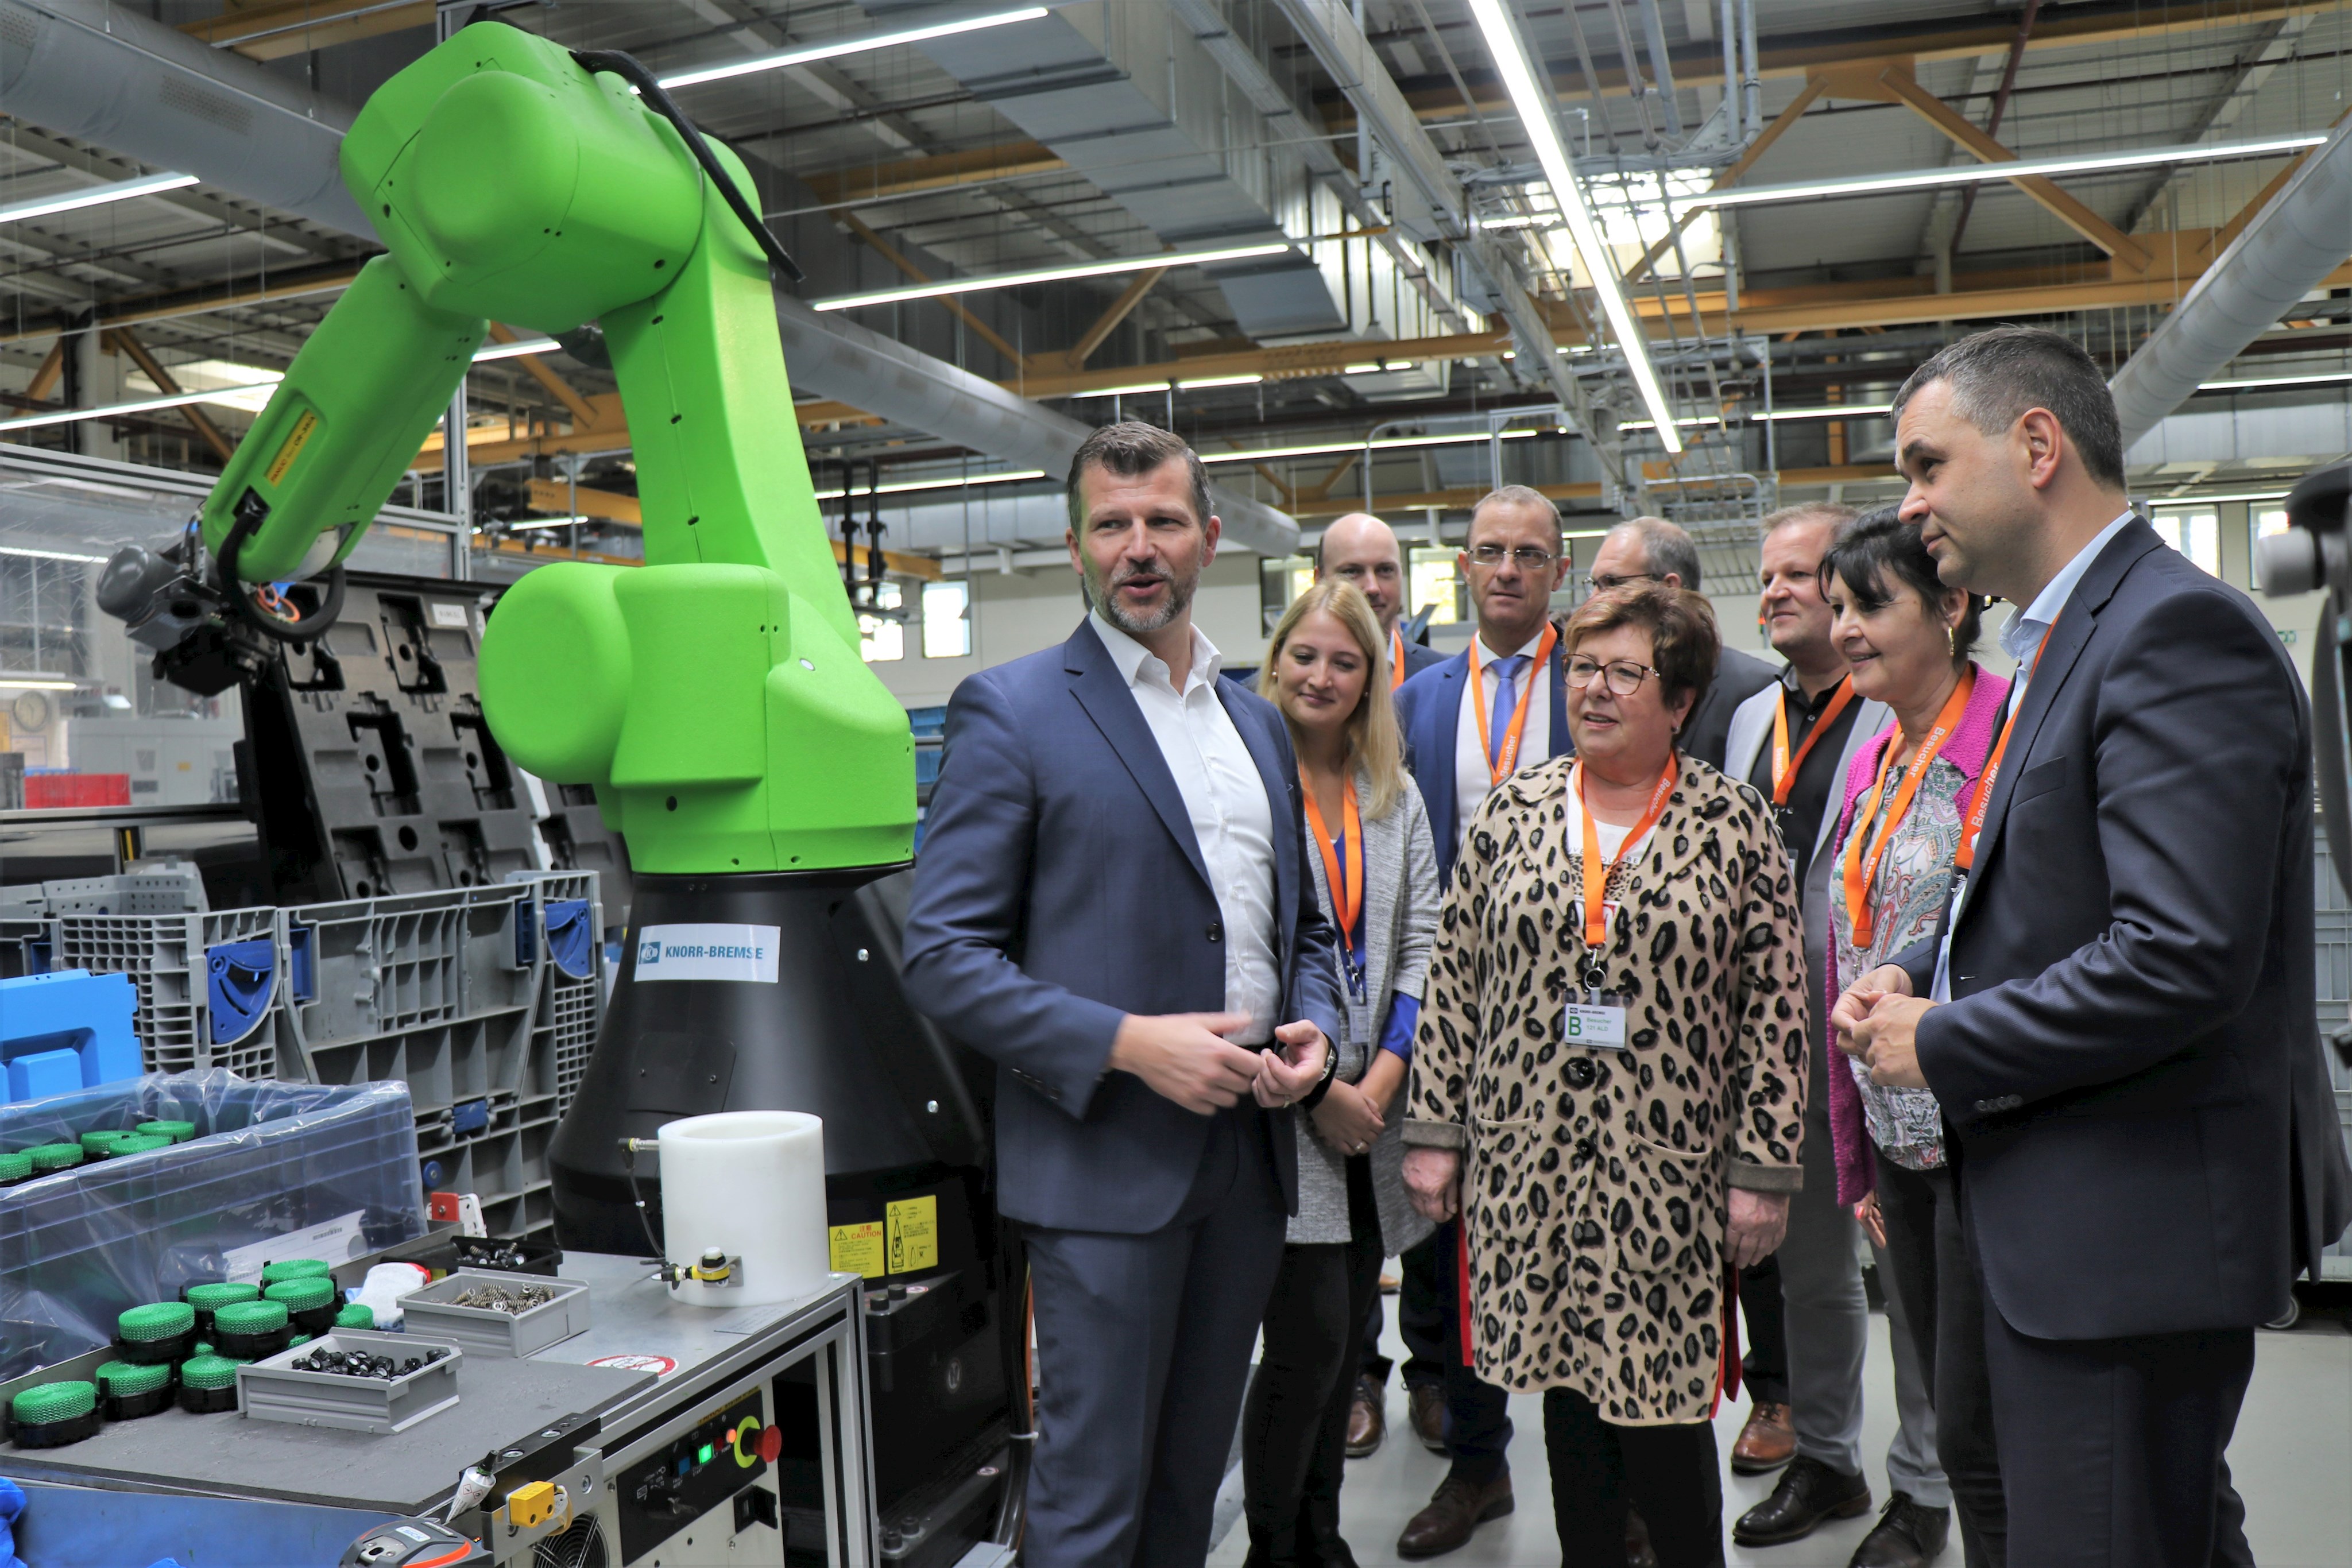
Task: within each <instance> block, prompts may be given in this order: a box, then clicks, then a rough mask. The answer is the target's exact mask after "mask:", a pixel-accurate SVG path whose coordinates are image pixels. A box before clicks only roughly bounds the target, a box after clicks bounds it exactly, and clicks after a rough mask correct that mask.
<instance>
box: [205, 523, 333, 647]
mask: <svg viewBox="0 0 2352 1568" xmlns="http://www.w3.org/2000/svg"><path fill="white" fill-rule="evenodd" d="M268 516H269V507H268V503H267V502H265V501H263V500H262V498H261V497H259V496H258V495H257V494H255V493H254V492H253V491H251V490H247V492H246V493H245V499H243V500H242V501H239V502H238V503H237V504H236V520H235V521H234V522H232V523H231V524H230V525H229V530H228V537H227V538H225V539H223V540H221V547H220V549H219V551H218V553H217V555H216V557H215V559H216V560H217V561H218V562H219V565H220V581H221V591H222V592H223V593H224V594H225V595H226V596H227V598H228V600H229V601H230V602H231V603H233V604H235V605H236V608H237V613H238V615H239V616H240V617H241V618H242V619H243V620H244V621H245V622H247V624H248V625H250V626H252V627H253V628H254V630H256V631H257V632H260V633H261V634H262V635H263V636H265V637H270V638H275V639H276V640H277V641H278V642H280V643H315V642H317V641H318V640H319V639H320V638H321V637H324V636H325V635H326V634H327V632H329V631H330V630H331V628H332V627H333V626H334V624H335V617H337V616H338V615H340V614H341V613H342V610H343V586H344V582H343V569H342V565H341V562H338V563H336V564H335V565H334V566H332V567H330V568H329V569H328V570H327V595H326V598H325V600H324V601H322V602H321V603H320V606H319V608H318V609H317V611H315V612H312V614H311V615H310V617H309V618H308V619H306V620H303V621H300V622H292V621H280V620H278V618H277V617H276V616H274V615H266V614H264V613H262V611H261V607H260V606H259V605H257V604H256V603H254V601H253V595H252V593H251V592H250V591H249V590H248V588H247V584H246V583H244V582H243V581H241V580H239V579H238V577H237V575H236V557H237V552H238V551H239V550H242V549H244V548H245V544H246V541H247V539H249V538H252V537H253V535H254V532H255V530H256V529H257V528H260V527H261V525H262V523H263V521H264V520H265V519H267V518H268ZM255 586H258V585H255Z"/></svg>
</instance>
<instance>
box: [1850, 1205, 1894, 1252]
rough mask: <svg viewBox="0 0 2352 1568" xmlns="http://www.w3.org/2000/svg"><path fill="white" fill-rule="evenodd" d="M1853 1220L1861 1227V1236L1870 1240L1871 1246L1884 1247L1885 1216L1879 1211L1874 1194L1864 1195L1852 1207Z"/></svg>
mask: <svg viewBox="0 0 2352 1568" xmlns="http://www.w3.org/2000/svg"><path fill="white" fill-rule="evenodd" d="M1853 1218H1854V1219H1855V1221H1856V1222H1857V1223H1858V1224H1860V1225H1861V1227H1862V1229H1863V1234H1864V1235H1865V1236H1867V1237H1869V1238H1870V1239H1871V1243H1872V1245H1874V1246H1877V1247H1884V1246H1885V1245H1886V1216H1885V1214H1884V1213H1883V1212H1881V1211H1880V1209H1879V1207H1878V1195H1877V1194H1876V1193H1866V1194H1864V1197H1863V1200H1862V1201H1861V1202H1860V1203H1857V1204H1855V1205H1854V1206H1853Z"/></svg>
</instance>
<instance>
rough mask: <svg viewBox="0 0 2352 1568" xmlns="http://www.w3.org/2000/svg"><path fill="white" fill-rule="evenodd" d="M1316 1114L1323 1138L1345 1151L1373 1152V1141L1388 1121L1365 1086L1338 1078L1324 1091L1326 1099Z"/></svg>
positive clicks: (1314, 1113) (1346, 1152)
mask: <svg viewBox="0 0 2352 1568" xmlns="http://www.w3.org/2000/svg"><path fill="white" fill-rule="evenodd" d="M1312 1114H1313V1115H1314V1117H1315V1130H1316V1131H1317V1132H1318V1133H1320V1134H1323V1141H1324V1142H1325V1143H1327V1144H1328V1145H1331V1146H1332V1147H1333V1148H1335V1149H1337V1150H1339V1152H1340V1153H1341V1154H1343V1155H1364V1154H1370V1152H1371V1148H1372V1144H1373V1141H1374V1140H1376V1139H1377V1138H1379V1137H1380V1135H1381V1128H1383V1127H1384V1126H1386V1125H1387V1124H1386V1123H1384V1122H1382V1121H1381V1113H1380V1112H1379V1110H1378V1109H1377V1108H1375V1107H1374V1106H1373V1104H1372V1103H1371V1102H1370V1100H1368V1099H1366V1098H1365V1097H1364V1092H1363V1091H1362V1090H1360V1089H1359V1088H1357V1087H1356V1086H1355V1085H1354V1084H1352V1083H1342V1082H1339V1081H1338V1080H1337V1079H1334V1080H1332V1082H1331V1087H1330V1088H1328V1089H1326V1090H1325V1091H1324V1092H1323V1100H1322V1103H1320V1104H1318V1105H1317V1106H1316V1107H1315V1109H1314V1111H1313V1113H1312Z"/></svg>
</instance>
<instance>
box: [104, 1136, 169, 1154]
mask: <svg viewBox="0 0 2352 1568" xmlns="http://www.w3.org/2000/svg"><path fill="white" fill-rule="evenodd" d="M171 1146H172V1140H171V1139H169V1138H165V1137H158V1136H156V1135H154V1134H149V1133H125V1134H122V1136H121V1137H119V1138H117V1139H116V1140H115V1141H114V1155H113V1157H114V1158H116V1159H122V1158H125V1157H127V1156H128V1155H152V1154H153V1153H155V1151H157V1150H158V1149H168V1148H170V1147H171Z"/></svg>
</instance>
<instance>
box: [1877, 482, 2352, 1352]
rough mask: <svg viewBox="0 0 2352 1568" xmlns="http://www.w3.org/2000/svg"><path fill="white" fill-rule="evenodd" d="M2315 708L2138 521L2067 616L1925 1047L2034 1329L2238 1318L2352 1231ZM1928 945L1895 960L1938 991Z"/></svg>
mask: <svg viewBox="0 0 2352 1568" xmlns="http://www.w3.org/2000/svg"><path fill="white" fill-rule="evenodd" d="M2312 927H2313V921H2312V739H2311V715H2310V709H2309V706H2308V705H2307V704H2306V703H2305V700H2304V695H2303V688H2302V685H2301V683H2300V682H2298V681H2297V680H2296V678H2295V674H2294V666H2293V665H2292V664H2290V663H2289V662H2288V660H2287V657H2286V654H2285V652H2284V650H2283V649H2282V648H2281V647H2280V645H2279V639H2278V635H2277V633H2275V632H2273V631H2272V630H2271V628H2270V626H2269V625H2268V624H2267V623H2265V622H2264V621H2263V617H2262V616H2261V615H2260V614H2259V613H2258V612H2256V611H2255V609H2254V607H2253V605H2252V603H2251V602H2249V601H2247V599H2246V598H2245V596H2244V595H2243V594H2242V593H2240V592H2238V591H2236V590H2235V589H2232V588H2230V587H2228V586H2226V585H2224V584H2223V583H2221V582H2219V581H2217V580H2214V579H2213V578H2211V577H2209V576H2207V575H2206V574H2205V573H2204V572H2203V571H2201V570H2199V569H2198V568H2197V567H2196V566H2195V565H2193V564H2192V563H2191V562H2190V561H2189V559H2188V558H2187V557H2185V556H2183V555H2181V554H2179V552H2178V551H2176V550H2171V549H2166V548H2165V547H2164V545H2163V543H2162V541H2160V540H2159V539H2158V538H2157V536H2156V534H2155V532H2154V530H2152V529H2151V528H2148V526H2147V524H2146V523H2144V522H2137V521H2135V522H2131V523H2127V524H2126V525H2125V526H2124V528H2122V529H2121V530H2120V531H2119V532H2118V533H2117V534H2116V537H2115V538H2112V539H2110V540H2109V541H2108V542H2107V545H2106V548H2105V549H2103V550H2102V551H2101V552H2100V554H2099V556H2098V558H2097V559H2096V560H2095V561H2094V562H2093V563H2092V565H2091V567H2090V569H2089V570H2088V571H2086V572H2085V573H2084V577H2083V579H2082V580H2081V582H2080V583H2079V584H2078V585H2077V586H2076V588H2075V590H2074V596H2073V597H2072V598H2071V599H2070V600H2069V601H2067V603H2066V605H2065V608H2064V610H2063V612H2061V613H2060V615H2059V617H2058V621H2057V623H2056V626H2055V628H2054V629H2053V632H2052V633H2051V637H2050V642H2049V646H2048V651H2047V652H2046V653H2044V654H2043V655H2042V663H2041V667H2040V669H2039V670H2038V671H2037V672H2036V673H2035V674H2034V676H2033V678H2032V683H2031V684H2030V685H2028V687H2027V689H2026V695H2025V698H2024V701H2023V704H2022V706H2021V707H2020V708H2019V710H2018V714H2017V723H2016V727H2015V729H2014V731H2013V732H2012V734H2011V738H2010V743H2009V750H2008V753H2007V755H2006V757H2005V758H2004V759H2003V761H2002V763H2001V766H2000V777H1999V778H1998V779H1997V780H1996V781H1995V782H1994V785H1993V789H1992V793H1991V796H1990V800H1989V802H1988V804H1987V810H1986V815H1985V822H1984V829H1983V831H1982V834H1981V836H1980V837H1979V841H1978V844H1977V852H1976V869H1975V873H1974V885H1972V886H1971V887H1970V889H1969V893H1968V896H1967V900H1966V902H1965V904H1963V906H1962V908H1961V911H1960V915H1959V919H1958V925H1957V926H1956V928H1955V929H1954V932H1953V940H1952V956H1951V991H1952V998H1953V1000H1952V1002H1951V1003H1950V1005H1948V1006H1946V1007H1939V1008H1935V1009H1930V1010H1929V1011H1928V1012H1927V1015H1926V1017H1925V1018H1923V1019H1921V1021H1920V1026H1919V1037H1918V1049H1919V1065H1920V1068H1921V1070H1922V1071H1923V1072H1924V1073H1925V1074H1926V1076H1927V1082H1928V1085H1929V1087H1930V1088H1931V1089H1933V1090H1934V1092H1935V1093H1936V1097H1937V1101H1938V1102H1939V1103H1941V1104H1942V1106H1943V1109H1944V1113H1945V1116H1946V1118H1947V1120H1948V1121H1949V1122H1950V1123H1952V1124H1954V1126H1955V1129H1956V1131H1957V1134H1958V1136H1957V1139H1956V1140H1955V1142H1954V1166H1955V1169H1956V1170H1957V1172H1958V1177H1959V1183H1960V1194H1961V1207H1962V1211H1963V1213H1964V1215H1965V1217H1966V1218H1967V1221H1968V1225H1969V1236H1970V1239H1971V1240H1972V1241H1973V1243H1974V1247H1975V1251H1976V1255H1977V1259H1978V1262H1979V1267H1980V1268H1981V1269H1982V1270H1983V1275H1984V1281H1985V1286H1986V1289H1987V1291H1988V1292H1989V1293H1990V1296H1991V1298H1992V1301H1993V1302H1994V1304H1995V1305H1996V1306H1997V1307H1998V1309H1999V1310H2000V1314H2001V1316H2002V1317H2003V1318H2004V1319H2005V1320H2006V1321H2007V1322H2009V1324H2010V1325H2011V1327H2012V1328H2014V1329H2016V1330H2017V1331H2018V1332H2019V1333H2024V1334H2029V1335H2032V1336H2034V1337H2037V1338H2042V1339H2066V1340H2077V1339H2108V1338H2119V1337H2123V1336H2126V1335H2137V1334H2155V1333H2179V1332H2186V1331H2189V1330H2198V1329H2217V1328H2229V1327H2242V1326H2248V1325H2252V1324H2255V1323H2261V1322H2268V1321H2270V1320H2271V1319H2273V1318H2275V1317H2276V1316H2278V1314H2279V1313H2280V1312H2282V1311H2283V1310H2284V1308H2285V1306H2286V1301H2287V1286H2288V1282H2289V1281H2291V1280H2292V1279H2293V1277H2294V1274H2295V1272H2296V1270H2297V1269H2298V1268H2300V1267H2304V1266H2307V1265H2308V1264H2310V1263H2312V1262H2313V1261H2315V1259H2316V1255H2317V1252H2318V1250H2319V1249H2320V1248H2321V1247H2322V1246H2323V1245H2325V1244H2326V1241H2330V1240H2333V1239H2335V1237H2336V1234H2337V1233H2339V1232H2340V1231H2341V1230H2342V1228H2343V1225H2344V1218H2343V1212H2342V1194H2343V1183H2344V1180H2345V1163H2344V1150H2343V1140H2342V1138H2341V1135H2340V1134H2339V1133H2338V1132H2337V1129H2336V1125H2335V1116H2334V1106H2333V1100H2332V1097H2331V1095H2330V1094H2329V1092H2328V1089H2327V1083H2326V1067H2325V1064H2324V1062H2323V1061H2322V1060H2321V1057H2320V1054H2319V1053H2320V1043H2319V1038H2318V1030H2317V1024H2316V1022H2315V1014H2314V1004H2313V967H2312V966H2313V954H2312V941H2313V937H2312ZM1935 958H1936V944H1935V943H1933V942H1928V943H1925V944H1922V945H1921V946H1917V947H1915V948H1913V949H1911V950H1910V951H1909V952H1907V953H1906V954H1905V955H1904V956H1903V959H1902V962H1903V965H1904V967H1906V969H1907V970H1909V971H1910V973H1911V976H1912V980H1913V985H1914V987H1915V988H1916V992H1917V994H1919V995H1921V996H1926V995H1927V992H1928V987H1929V985H1930V984H1931V983H1932V981H1933V978H1934V973H1935Z"/></svg>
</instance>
